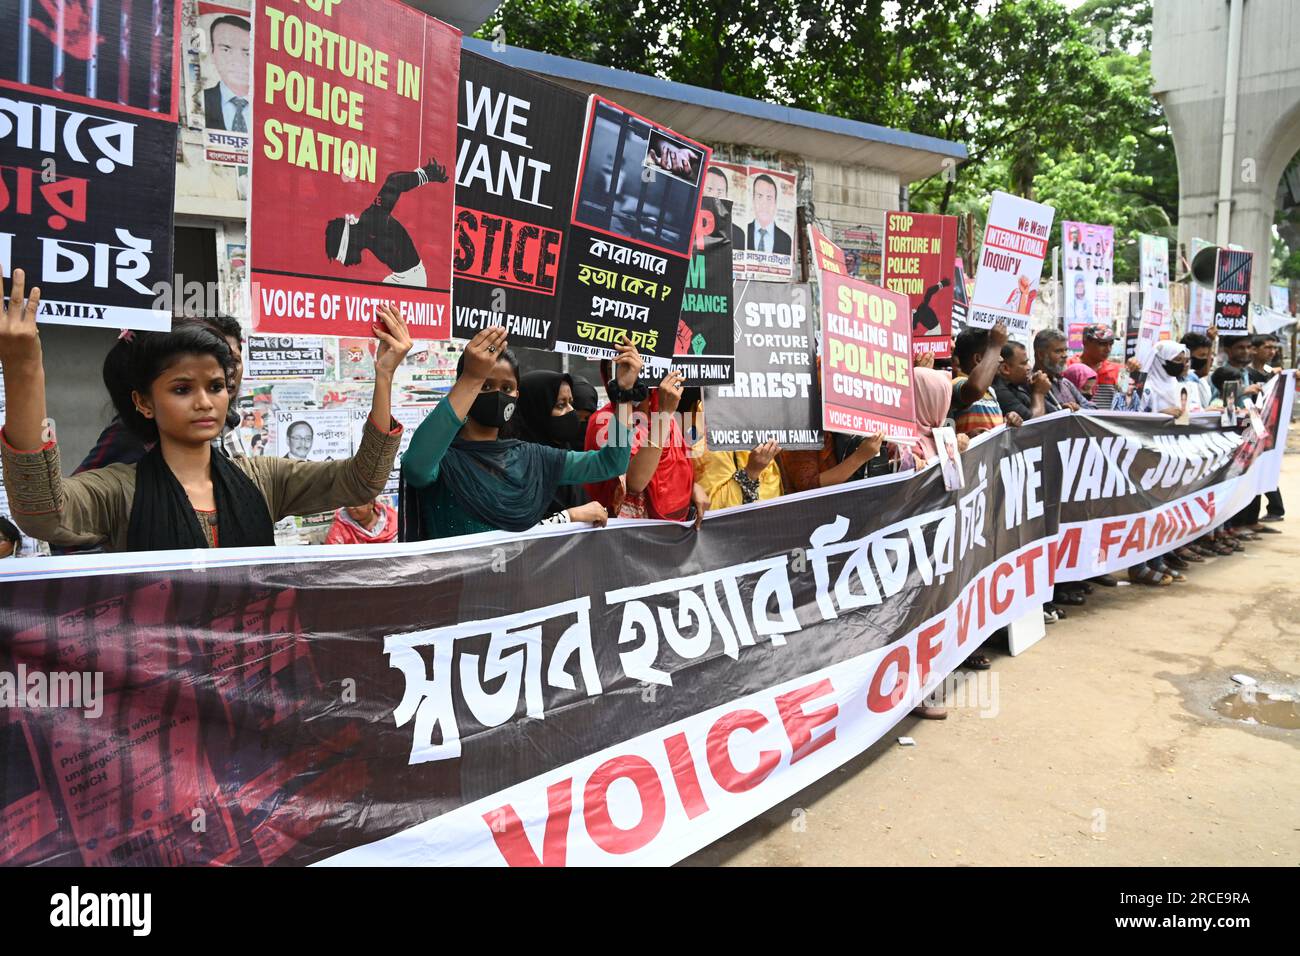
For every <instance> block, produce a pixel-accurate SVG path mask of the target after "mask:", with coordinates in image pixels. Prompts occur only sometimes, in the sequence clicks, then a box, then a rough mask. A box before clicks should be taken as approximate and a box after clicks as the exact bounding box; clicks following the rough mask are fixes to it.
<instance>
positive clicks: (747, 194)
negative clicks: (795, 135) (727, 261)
mask: <svg viewBox="0 0 1300 956" xmlns="http://www.w3.org/2000/svg"><path fill="white" fill-rule="evenodd" d="M704 195H705V196H713V197H716V198H718V199H729V200H731V203H732V218H731V222H732V237H731V249H732V261H733V263H734V270H733V271H734V274H735V278H737V279H758V280H760V281H767V282H791V281H793V279H794V255H795V246H796V244H795V240H794V236H795V232H796V229H797V226H796V221H797V216H796V211H795V210H796V207H797V206H798V176H797V174H795V173H788V172H784V171H782V170H779V169H770V168H767V167H765V166H751V165H740V164H736V163H712V164H710V166H709V170H708V173H707V175H706V176H705V181H704Z"/></svg>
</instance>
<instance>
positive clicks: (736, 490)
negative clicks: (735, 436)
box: [694, 438, 788, 511]
mask: <svg viewBox="0 0 1300 956" xmlns="http://www.w3.org/2000/svg"><path fill="white" fill-rule="evenodd" d="M780 451H781V446H780V445H778V444H777V443H776V442H774V441H766V442H762V443H761V444H759V445H757V446H756V447H755V448H754V449H753V451H709V450H708V446H707V443H706V442H705V440H704V439H703V438H701V439H700V440H699V442H698V443H697V444H696V446H695V449H694V459H695V480H696V482H697V483H698V484H699V485H700V487H702V488H703V489H704V490H705V492H706V493H707V494H708V496H709V510H710V511H718V510H720V509H722V508H734V507H736V506H737V505H742V504H744V505H747V504H752V503H753V502H755V501H770V500H771V499H773V498H779V497H781V495H783V494H785V493H786V492H787V490H788V489H787V487H786V484H785V477H784V476H783V475H782V473H781V466H780V464H779V462H780V454H779V453H780Z"/></svg>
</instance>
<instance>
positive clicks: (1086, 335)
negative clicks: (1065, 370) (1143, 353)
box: [1067, 324, 1122, 408]
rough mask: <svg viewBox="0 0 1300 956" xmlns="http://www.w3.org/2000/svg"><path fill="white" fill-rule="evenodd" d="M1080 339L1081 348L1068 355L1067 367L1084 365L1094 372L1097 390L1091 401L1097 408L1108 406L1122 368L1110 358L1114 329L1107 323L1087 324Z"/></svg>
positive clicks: (1113, 395)
mask: <svg viewBox="0 0 1300 956" xmlns="http://www.w3.org/2000/svg"><path fill="white" fill-rule="evenodd" d="M1082 339H1083V350H1082V351H1081V352H1080V353H1079V354H1078V355H1071V356H1070V358H1069V360H1068V362H1067V367H1069V366H1072V365H1086V366H1087V367H1088V368H1090V369H1092V370H1093V371H1094V372H1096V373H1097V386H1096V389H1097V390H1096V393H1095V394H1094V395H1093V399H1092V400H1093V403H1094V404H1095V405H1096V406H1097V407H1098V408H1110V407H1111V402H1112V401H1113V400H1114V398H1115V388H1116V386H1117V385H1118V384H1119V373H1120V371H1121V369H1122V366H1121V365H1120V364H1119V363H1118V362H1112V361H1111V360H1110V349H1111V346H1112V345H1113V344H1114V342H1115V330H1114V329H1112V328H1111V327H1110V326H1108V325H1100V324H1097V325H1088V326H1085V327H1084V329H1083V333H1082ZM1076 384H1077V383H1076Z"/></svg>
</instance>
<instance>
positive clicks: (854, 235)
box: [831, 223, 885, 285]
mask: <svg viewBox="0 0 1300 956" xmlns="http://www.w3.org/2000/svg"><path fill="white" fill-rule="evenodd" d="M831 240H832V241H833V242H834V243H835V244H836V245H837V246H839V247H840V249H842V250H843V251H844V262H845V264H846V265H847V266H848V274H849V275H851V276H853V277H854V278H855V279H861V280H863V281H864V282H871V283H874V284H876V285H880V279H881V276H882V275H883V273H884V249H885V240H884V233H883V230H882V229H881V228H880V227H879V226H867V225H862V224H858V225H854V226H848V225H845V224H843V223H834V224H832V226H831Z"/></svg>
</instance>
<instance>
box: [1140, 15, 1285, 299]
mask: <svg viewBox="0 0 1300 956" xmlns="http://www.w3.org/2000/svg"><path fill="white" fill-rule="evenodd" d="M1229 9H1230V7H1229V4H1228V2H1227V0H1155V3H1154V8H1153V30H1152V42H1151V67H1152V74H1153V79H1154V89H1153V92H1154V93H1155V95H1156V97H1157V98H1158V99H1159V100H1160V102H1161V104H1162V105H1163V106H1164V109H1165V114H1166V116H1167V117H1168V118H1169V122H1170V125H1171V127H1172V129H1173V136H1174V146H1175V149H1176V151H1177V154H1178V176H1179V203H1178V215H1179V222H1178V239H1179V242H1180V243H1182V244H1184V247H1185V248H1186V246H1187V245H1189V244H1190V241H1191V239H1192V238H1193V237H1200V238H1202V239H1208V240H1211V241H1213V240H1214V239H1215V233H1216V228H1217V220H1218V217H1217V211H1216V202H1217V199H1218V194H1219V168H1220V154H1221V150H1222V142H1223V114H1224V87H1225V83H1226V65H1227V47H1228V14H1229ZM1238 82H1239V89H1238V99H1237V133H1236V148H1235V152H1234V155H1233V157H1232V200H1233V202H1232V215H1231V228H1230V231H1229V241H1230V242H1233V243H1237V244H1239V245H1241V246H1242V247H1243V248H1246V249H1249V250H1251V251H1253V252H1254V253H1255V256H1256V258H1255V269H1254V275H1253V289H1252V296H1253V297H1254V298H1258V299H1260V300H1261V301H1267V300H1268V284H1269V268H1268V262H1269V257H1270V253H1271V250H1272V238H1271V237H1272V225H1273V215H1274V204H1275V201H1276V195H1277V187H1278V182H1279V180H1280V179H1281V176H1282V172H1283V171H1284V170H1285V168H1286V166H1287V164H1288V163H1289V162H1290V161H1291V159H1292V157H1293V156H1295V154H1296V152H1297V151H1298V150H1300V4H1296V3H1295V2H1294V0H1245V3H1244V5H1243V7H1242V43H1241V73H1240V79H1239V81H1238Z"/></svg>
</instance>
